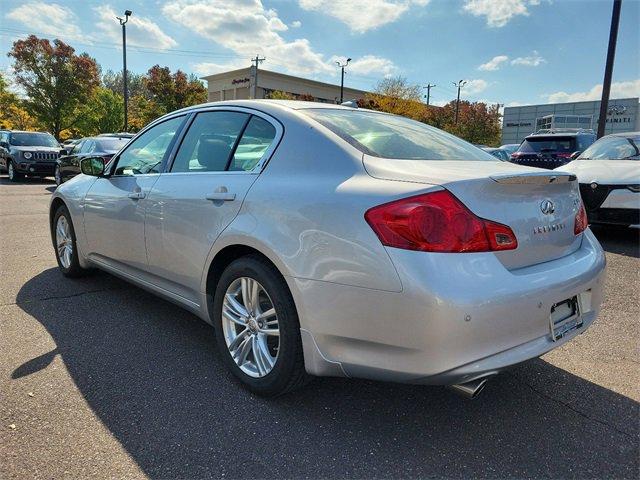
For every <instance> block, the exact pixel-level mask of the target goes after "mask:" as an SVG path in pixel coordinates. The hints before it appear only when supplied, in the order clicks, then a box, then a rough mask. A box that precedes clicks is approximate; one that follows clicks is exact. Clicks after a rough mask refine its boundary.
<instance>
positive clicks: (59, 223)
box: [51, 205, 86, 278]
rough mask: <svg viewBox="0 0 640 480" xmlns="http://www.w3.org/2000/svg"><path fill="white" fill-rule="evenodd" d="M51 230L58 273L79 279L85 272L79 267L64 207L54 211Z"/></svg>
mask: <svg viewBox="0 0 640 480" xmlns="http://www.w3.org/2000/svg"><path fill="white" fill-rule="evenodd" d="M51 228H52V230H51V237H52V240H53V247H54V249H55V253H56V260H57V261H58V267H60V271H61V272H62V274H63V275H64V276H65V277H71V278H75V277H81V276H82V275H84V274H85V273H86V270H85V269H84V268H82V267H81V266H80V262H79V260H78V246H77V243H76V233H75V230H74V229H73V223H72V222H71V215H70V214H69V210H67V207H65V206H64V205H61V206H60V207H58V210H56V213H55V215H54V216H53V222H52V224H51Z"/></svg>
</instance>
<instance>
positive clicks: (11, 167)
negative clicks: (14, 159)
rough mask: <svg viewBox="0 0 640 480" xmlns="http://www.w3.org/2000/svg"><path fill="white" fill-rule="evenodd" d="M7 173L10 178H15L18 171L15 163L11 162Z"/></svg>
mask: <svg viewBox="0 0 640 480" xmlns="http://www.w3.org/2000/svg"><path fill="white" fill-rule="evenodd" d="M7 173H8V175H9V180H13V177H14V176H15V174H16V172H15V171H14V170H13V163H11V162H9V166H8V167H7Z"/></svg>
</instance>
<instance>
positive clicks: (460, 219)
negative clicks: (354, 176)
mask: <svg viewBox="0 0 640 480" xmlns="http://www.w3.org/2000/svg"><path fill="white" fill-rule="evenodd" d="M364 218H365V220H366V221H367V223H368V224H369V225H370V226H371V228H372V229H373V231H374V232H375V233H376V235H377V236H378V238H379V239H380V241H381V242H382V244H383V245H386V246H388V247H395V248H403V249H405V250H420V251H424V252H490V251H498V250H513V249H515V248H517V246H518V241H517V239H516V236H515V234H514V233H513V231H512V230H511V229H510V228H509V227H507V226H506V225H502V224H501V223H497V222H492V221H490V220H485V219H483V218H480V217H478V216H476V215H475V214H474V213H473V212H471V211H470V210H469V209H468V208H467V207H466V206H465V205H464V204H463V203H462V202H461V201H460V200H458V199H457V198H456V197H455V196H454V195H453V194H452V193H450V192H449V191H447V190H441V191H438V192H433V193H425V194H423V195H417V196H415V197H409V198H403V199H401V200H396V201H394V202H391V203H385V204H383V205H379V206H377V207H373V208H371V209H369V210H367V212H366V213H365V214H364Z"/></svg>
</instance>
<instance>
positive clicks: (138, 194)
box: [127, 192, 145, 200]
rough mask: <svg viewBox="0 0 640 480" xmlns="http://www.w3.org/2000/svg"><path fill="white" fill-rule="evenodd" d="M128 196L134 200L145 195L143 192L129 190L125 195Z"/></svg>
mask: <svg viewBox="0 0 640 480" xmlns="http://www.w3.org/2000/svg"><path fill="white" fill-rule="evenodd" d="M127 196H128V197H129V198H132V199H134V200H141V199H143V198H144V197H145V193H144V192H131V193H129V194H128V195H127Z"/></svg>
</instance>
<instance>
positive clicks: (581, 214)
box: [573, 202, 589, 235]
mask: <svg viewBox="0 0 640 480" xmlns="http://www.w3.org/2000/svg"><path fill="white" fill-rule="evenodd" d="M588 226H589V220H588V219H587V212H586V211H585V209H584V204H583V203H582V202H580V209H579V210H578V213H576V222H575V224H574V226H573V233H574V234H575V235H578V234H580V233H582V232H584V231H585V230H586V229H587V227H588Z"/></svg>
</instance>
